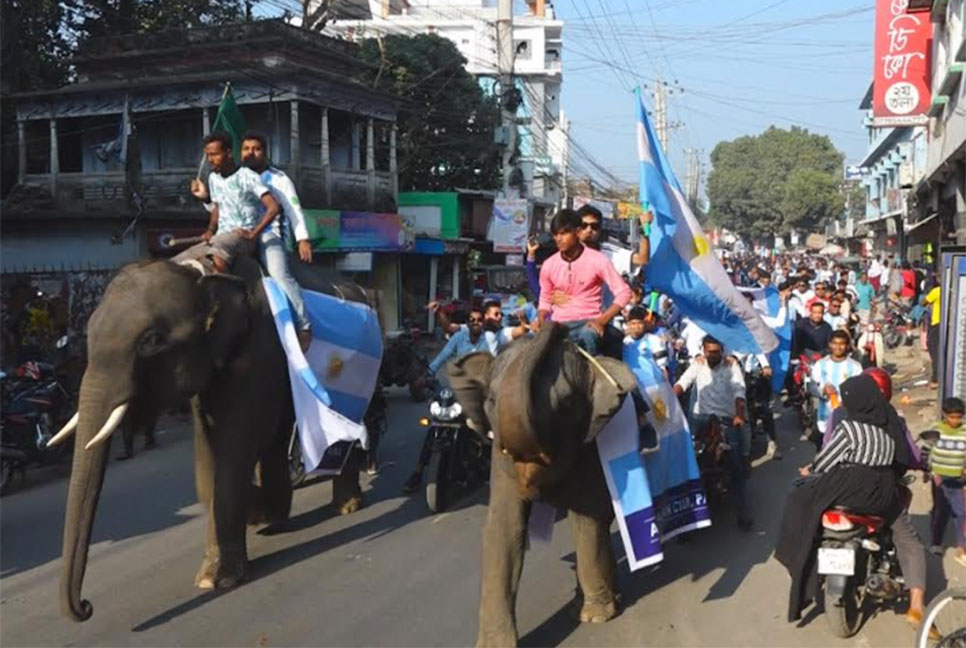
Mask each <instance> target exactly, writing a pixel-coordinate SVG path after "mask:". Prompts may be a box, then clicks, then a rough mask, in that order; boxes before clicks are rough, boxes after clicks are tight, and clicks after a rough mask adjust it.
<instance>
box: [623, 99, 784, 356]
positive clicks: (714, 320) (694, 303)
mask: <svg viewBox="0 0 966 648" xmlns="http://www.w3.org/2000/svg"><path fill="white" fill-rule="evenodd" d="M634 92H635V96H636V99H637V153H638V159H639V160H640V164H641V185H640V186H641V189H640V191H641V196H640V198H641V202H642V203H646V204H647V205H648V206H649V207H650V209H651V211H652V212H653V213H654V222H653V223H652V225H651V233H650V237H649V238H650V242H651V260H650V263H648V266H647V279H648V283H649V284H650V285H651V287H653V288H654V289H655V290H657V291H659V292H662V293H664V294H665V295H668V296H669V297H671V298H672V299H673V300H674V302H675V303H676V304H677V305H678V307H679V308H680V309H681V312H682V313H684V314H685V315H687V316H688V317H689V318H691V320H692V321H694V323H695V324H697V325H698V326H699V327H701V328H702V329H704V330H705V331H707V332H708V333H710V334H711V335H713V336H714V337H716V338H717V339H718V340H720V341H721V342H722V343H723V344H724V345H725V346H727V347H728V348H730V349H731V350H733V351H739V352H743V353H768V352H770V351H771V350H773V349H774V348H775V347H777V346H778V339H777V338H776V337H775V334H774V333H773V332H772V331H771V329H769V328H768V326H767V325H766V324H765V322H764V321H763V320H762V318H761V316H760V315H759V313H758V311H756V310H755V308H754V307H753V306H752V305H751V304H750V303H749V302H748V300H747V299H745V298H744V297H743V296H742V295H741V294H740V293H739V292H738V291H737V290H736V289H735V287H734V285H733V284H732V283H731V280H730V279H729V278H728V275H727V274H726V273H725V271H724V268H723V267H721V263H720V262H719V261H718V259H717V258H715V256H714V254H713V253H712V250H711V243H710V242H709V241H708V239H707V238H706V237H705V235H704V232H703V231H702V229H701V226H700V225H699V224H698V221H697V219H696V218H695V217H694V214H693V213H691V207H690V206H689V205H688V201H687V199H686V198H685V197H684V192H683V191H682V190H681V185H680V183H678V180H677V178H676V177H675V176H674V171H673V170H672V169H671V164H670V163H669V162H668V160H667V157H666V156H665V155H664V151H662V150H661V146H660V144H658V141H657V137H656V136H655V133H654V127H653V126H652V125H651V122H650V120H648V118H647V111H646V110H645V109H644V101H643V99H642V98H641V90H640V88H637V89H636V90H635V91H634Z"/></svg>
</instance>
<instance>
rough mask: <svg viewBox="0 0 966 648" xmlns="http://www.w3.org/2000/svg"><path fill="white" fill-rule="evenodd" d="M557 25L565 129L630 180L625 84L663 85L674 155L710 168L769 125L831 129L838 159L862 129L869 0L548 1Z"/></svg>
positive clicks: (868, 72) (630, 122)
mask: <svg viewBox="0 0 966 648" xmlns="http://www.w3.org/2000/svg"><path fill="white" fill-rule="evenodd" d="M553 4H554V7H555V9H556V12H557V16H558V17H559V18H561V19H563V20H564V21H565V22H564V38H563V40H564V54H563V59H564V60H563V70H564V71H563V90H562V103H563V109H564V111H565V113H566V114H567V116H568V117H569V118H570V119H571V120H572V131H571V134H572V136H573V137H574V138H575V139H576V140H577V142H579V143H580V144H581V145H582V146H583V147H584V148H585V149H587V151H588V152H589V153H590V154H591V155H592V156H593V157H594V158H596V160H597V161H598V162H600V163H601V164H602V166H604V167H606V168H607V169H609V170H610V171H611V172H612V173H613V174H614V175H616V176H618V177H619V178H622V179H625V180H627V181H629V182H636V179H637V173H638V167H637V152H636V145H635V140H634V131H635V121H634V119H635V117H634V97H633V94H632V92H631V88H632V87H633V86H634V85H641V86H642V87H645V86H646V87H645V99H646V100H647V101H648V102H651V101H652V98H651V96H650V89H653V87H654V83H655V79H657V78H659V77H661V78H664V79H665V80H666V81H667V83H668V88H669V89H672V92H671V94H670V95H669V104H670V105H669V121H671V122H674V123H680V124H681V126H680V127H678V128H675V129H674V130H672V132H671V137H670V143H669V147H668V148H669V149H671V151H670V153H671V161H672V164H673V166H674V168H675V170H676V172H677V173H678V175H679V179H680V181H681V182H682V184H683V182H684V175H683V172H684V159H685V158H684V153H683V151H684V149H685V148H696V149H698V150H699V151H700V159H701V160H702V161H703V162H704V172H705V174H706V173H707V171H708V170H709V169H710V162H709V161H708V160H709V156H710V153H711V151H712V149H713V148H714V146H715V144H716V143H718V142H720V141H723V140H731V139H734V138H736V137H739V136H741V135H747V134H755V133H760V132H762V131H763V130H765V129H766V128H768V126H770V125H772V124H774V125H776V126H779V127H785V128H787V127H789V126H790V125H798V126H801V127H804V128H807V129H808V130H809V131H810V132H815V133H821V134H824V135H828V136H829V138H830V139H831V140H832V142H833V143H834V144H835V146H836V147H837V148H838V149H839V150H840V151H842V152H843V153H844V154H845V159H846V161H847V162H850V163H851V162H855V161H858V160H859V159H861V157H862V156H863V154H864V153H865V150H866V144H867V141H868V140H867V135H866V131H865V129H864V128H863V127H862V117H863V115H862V112H861V111H860V110H859V108H858V106H859V103H860V101H861V100H862V97H863V96H864V94H865V92H866V90H867V88H868V86H869V83H870V81H871V78H872V63H873V60H872V59H873V53H872V40H873V21H874V16H875V11H874V6H875V5H874V2H873V1H872V0H866V1H865V2H859V1H857V0H807V1H806V0H777V1H776V0H556V1H555V2H554V3H553Z"/></svg>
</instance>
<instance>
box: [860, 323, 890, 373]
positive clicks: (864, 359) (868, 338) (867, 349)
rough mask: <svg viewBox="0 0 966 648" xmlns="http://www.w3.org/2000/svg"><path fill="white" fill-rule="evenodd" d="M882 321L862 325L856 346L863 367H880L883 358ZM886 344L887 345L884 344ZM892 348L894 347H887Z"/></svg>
mask: <svg viewBox="0 0 966 648" xmlns="http://www.w3.org/2000/svg"><path fill="white" fill-rule="evenodd" d="M882 345H883V339H882V322H881V321H876V322H872V321H870V322H867V323H866V324H865V325H863V327H862V333H861V334H860V335H859V339H858V342H857V344H856V346H857V347H858V350H859V362H861V363H862V368H863V369H868V368H869V367H881V366H882V363H883V361H884V360H885V358H884V357H883V348H882ZM886 346H888V345H886ZM889 348H890V349H894V348H895V347H894V346H893V347H889Z"/></svg>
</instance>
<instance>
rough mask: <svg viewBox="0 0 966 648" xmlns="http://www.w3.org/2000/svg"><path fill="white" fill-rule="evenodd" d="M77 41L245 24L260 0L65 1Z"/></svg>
mask: <svg viewBox="0 0 966 648" xmlns="http://www.w3.org/2000/svg"><path fill="white" fill-rule="evenodd" d="M66 1H67V3H68V4H69V5H70V6H71V11H70V15H71V25H72V29H73V30H74V31H75V32H76V33H77V36H78V39H79V40H81V41H83V40H86V39H88V38H98V37H101V36H117V35H120V34H132V33H140V32H155V31H163V30H165V29H179V28H190V27H203V26H205V25H219V24H225V23H231V22H239V21H242V20H245V19H246V17H250V15H251V7H252V5H253V4H254V3H255V2H257V1H258V0H66Z"/></svg>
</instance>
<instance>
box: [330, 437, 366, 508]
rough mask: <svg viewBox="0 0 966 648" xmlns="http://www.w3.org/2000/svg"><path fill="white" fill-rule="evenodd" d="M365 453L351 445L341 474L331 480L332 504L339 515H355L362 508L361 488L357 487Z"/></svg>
mask: <svg viewBox="0 0 966 648" xmlns="http://www.w3.org/2000/svg"><path fill="white" fill-rule="evenodd" d="M364 457H365V452H364V451H363V450H361V449H360V448H359V447H358V446H356V445H355V444H353V446H352V448H351V449H350V450H349V458H348V459H347V460H346V463H345V466H344V467H343V468H342V472H341V473H339V474H338V475H336V476H335V477H334V478H333V479H332V503H333V504H334V505H335V507H336V509H338V511H339V515H348V514H350V513H355V512H356V511H358V510H359V509H360V508H362V486H360V485H359V472H360V470H361V468H362V462H363V459H364Z"/></svg>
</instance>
